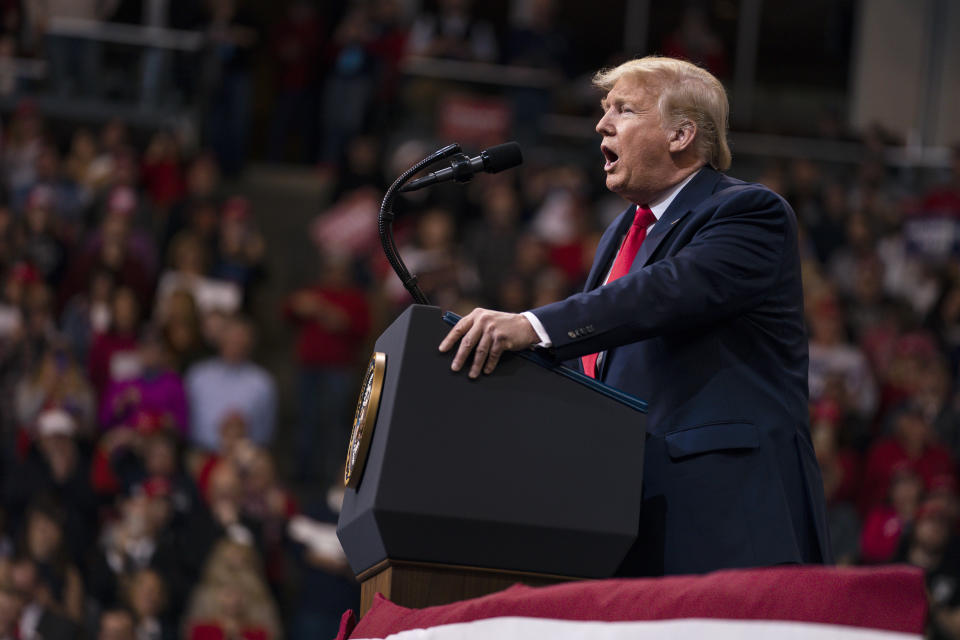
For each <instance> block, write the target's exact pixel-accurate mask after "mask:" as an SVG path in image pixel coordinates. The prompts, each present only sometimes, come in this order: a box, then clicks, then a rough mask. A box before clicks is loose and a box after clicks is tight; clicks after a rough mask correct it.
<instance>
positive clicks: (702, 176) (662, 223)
mask: <svg viewBox="0 0 960 640" xmlns="http://www.w3.org/2000/svg"><path fill="white" fill-rule="evenodd" d="M720 177H721V174H720V173H718V172H717V171H715V170H714V169H713V168H712V167H710V166H705V167H703V168H702V169H700V173H698V174H697V175H696V176H694V178H693V180H691V181H690V182H689V183H687V186H685V187H684V188H683V189H681V190H680V193H678V194H677V197H675V198H674V199H673V202H671V203H670V206H669V207H667V210H666V211H665V212H664V213H663V215H662V216H660V219H659V220H657V224H655V225H653V228H652V229H650V233H649V234H648V235H647V238H646V240H644V241H643V244H642V245H640V251H638V252H637V257H636V258H635V259H634V261H633V264H632V265H631V266H630V270H631V271H635V270H637V269H641V268H643V267H644V266H645V265H646V264H647V263H648V262H649V261H650V258H651V257H652V256H653V254H654V252H655V251H656V250H657V247H659V246H660V243H661V242H662V241H663V239H664V238H666V237H667V235H668V234H669V232H670V230H671V229H672V228H673V227H674V226H676V224H677V223H678V222H679V221H680V219H681V218H683V217H684V216H685V215H687V214H688V213H689V212H690V210H691V209H693V208H694V207H696V206H697V205H698V204H700V203H701V202H703V201H704V200H706V199H707V198H708V197H709V196H710V194H712V193H713V190H714V189H715V188H716V186H717V182H719V181H720Z"/></svg>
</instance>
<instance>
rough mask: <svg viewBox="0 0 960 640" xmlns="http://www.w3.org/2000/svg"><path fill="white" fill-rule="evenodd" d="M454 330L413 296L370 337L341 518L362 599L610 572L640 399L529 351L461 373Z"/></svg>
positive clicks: (629, 530) (637, 449)
mask: <svg viewBox="0 0 960 640" xmlns="http://www.w3.org/2000/svg"><path fill="white" fill-rule="evenodd" d="M449 329H450V325H449V324H448V323H446V322H445V321H444V319H443V316H442V313H441V311H440V310H439V309H438V308H436V307H429V306H423V305H414V306H411V307H410V308H409V309H407V310H406V311H405V312H404V313H403V314H402V315H401V316H400V317H399V318H398V319H397V320H396V321H395V322H394V323H393V324H392V325H391V326H390V327H389V328H388V329H387V330H386V331H385V332H384V333H383V334H382V335H381V336H380V338H379V340H378V341H377V343H376V352H378V353H379V354H383V356H380V359H381V367H382V371H381V374H382V375H381V377H380V379H379V380H378V381H377V383H376V384H374V383H373V381H372V380H368V382H369V384H367V385H366V386H365V390H366V392H367V394H366V395H367V398H368V401H367V404H365V406H364V409H363V410H362V411H360V412H358V419H360V420H361V421H363V420H366V423H367V427H366V433H364V434H358V433H357V431H358V429H356V428H355V430H354V438H356V437H358V436H360V435H362V436H364V437H366V438H368V440H367V442H366V443H365V446H366V445H368V447H369V448H368V450H367V451H366V452H365V454H364V453H363V448H364V447H362V446H358V445H359V441H358V442H354V441H353V440H352V442H351V447H355V446H356V447H357V448H356V449H354V450H353V451H354V452H355V453H357V454H359V455H358V456H357V459H356V461H355V464H354V470H353V475H352V477H351V484H352V485H354V486H353V488H348V489H347V490H346V496H345V499H344V503H343V510H342V512H341V514H340V521H339V525H338V528H337V533H338V536H339V538H340V542H341V544H342V545H343V548H344V551H345V552H346V555H347V559H348V560H349V562H350V566H351V568H352V569H353V571H354V572H355V573H356V574H357V577H358V579H359V580H360V581H361V582H362V591H363V603H362V611H365V610H366V609H367V608H368V607H369V605H370V602H371V600H372V597H373V593H374V592H376V591H380V592H381V593H384V595H386V596H387V597H389V598H391V599H392V600H393V601H394V602H396V603H398V604H401V605H405V606H427V605H433V604H440V603H444V602H451V601H455V600H459V599H462V598H466V597H473V596H477V595H482V594H484V593H488V592H491V591H495V590H498V589H501V588H504V587H506V586H509V585H510V584H512V583H514V582H525V583H528V584H535V585H536V584H548V583H550V582H556V581H561V580H569V579H577V578H605V577H609V576H611V575H613V574H614V572H615V571H616V569H617V567H618V566H619V565H620V563H621V561H622V560H623V558H624V556H625V555H626V553H627V551H628V550H629V549H630V547H631V545H632V544H633V542H634V540H635V538H636V535H637V526H638V518H639V512H640V502H641V479H642V475H643V451H644V437H645V427H646V416H645V414H644V411H643V409H644V405H643V403H642V402H640V401H638V400H636V399H635V398H632V397H629V396H626V395H624V394H622V393H620V392H618V391H616V390H613V389H611V388H610V387H605V386H604V385H601V384H599V383H597V382H595V381H593V380H591V379H589V378H586V377H585V376H582V375H581V374H579V373H576V372H573V371H572V370H570V369H565V368H563V367H558V366H555V365H551V364H549V363H548V362H547V361H546V360H545V359H541V358H538V356H536V355H535V354H533V353H532V352H531V353H530V354H505V355H504V357H503V358H502V360H501V362H500V364H499V365H498V367H497V369H496V371H495V372H494V373H493V374H492V375H488V376H481V377H480V378H479V379H477V380H470V379H469V378H468V377H467V375H466V373H465V372H460V373H454V372H452V371H451V370H450V361H451V359H452V355H451V354H449V353H447V354H441V353H440V352H439V351H438V350H437V346H438V345H439V344H440V341H441V339H442V338H443V336H444V335H446V333H447V332H448V331H449ZM374 395H376V397H373V396H374ZM377 405H378V406H377ZM371 414H375V415H371ZM355 427H356V425H355ZM371 430H372V432H371ZM359 466H362V474H359V475H358V471H357V469H358V467H359Z"/></svg>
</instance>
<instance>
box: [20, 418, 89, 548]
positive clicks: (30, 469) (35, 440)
mask: <svg viewBox="0 0 960 640" xmlns="http://www.w3.org/2000/svg"><path fill="white" fill-rule="evenodd" d="M22 442H26V443H27V444H26V447H25V450H24V451H23V455H22V457H20V458H19V459H14V461H13V462H12V463H11V464H10V465H9V468H7V469H6V470H5V477H4V478H3V499H4V504H5V505H6V507H7V508H8V509H9V513H10V515H11V517H14V518H16V520H17V521H18V522H25V521H28V520H29V518H30V514H31V504H32V503H33V502H34V501H36V500H41V499H42V501H41V502H39V503H38V504H39V505H40V506H42V507H44V509H45V510H44V509H39V508H38V509H34V511H37V514H36V515H35V518H34V519H36V520H37V521H38V522H39V523H40V524H38V526H37V531H38V532H39V533H38V535H39V534H42V533H45V532H47V531H48V530H49V528H50V527H49V526H46V527H45V526H44V525H45V524H47V523H48V521H51V522H53V524H55V525H57V526H60V525H63V526H66V527H68V528H69V530H70V535H69V537H67V538H66V539H65V540H63V541H62V546H63V548H64V558H71V559H74V560H79V559H80V558H81V557H82V555H83V553H84V552H85V550H86V548H87V545H88V544H89V543H90V542H91V541H92V540H93V539H94V537H95V531H96V521H95V515H96V512H95V508H96V500H95V498H94V494H93V490H92V487H91V485H90V457H89V454H88V447H87V446H86V445H85V444H84V443H83V441H81V440H80V439H79V438H78V429H77V422H76V420H75V419H74V417H73V416H72V415H71V414H69V413H67V412H66V411H64V410H63V409H59V408H54V409H47V410H45V411H43V412H42V413H41V414H40V415H39V416H38V418H37V420H36V423H35V425H33V426H32V429H30V430H29V431H28V432H27V434H26V438H25V439H24V440H22ZM47 507H49V508H47ZM51 526H52V525H51Z"/></svg>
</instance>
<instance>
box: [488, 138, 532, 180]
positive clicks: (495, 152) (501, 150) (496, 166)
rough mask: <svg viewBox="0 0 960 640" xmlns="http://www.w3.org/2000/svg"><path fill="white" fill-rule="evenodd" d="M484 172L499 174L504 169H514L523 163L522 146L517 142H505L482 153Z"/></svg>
mask: <svg viewBox="0 0 960 640" xmlns="http://www.w3.org/2000/svg"><path fill="white" fill-rule="evenodd" d="M480 156H481V157H482V158H483V170H484V171H486V172H487V173H497V172H498V171H503V170H504V169H512V168H514V167H516V166H517V165H519V164H521V163H522V162H523V154H522V153H521V152H520V145H519V144H517V143H516V142H504V143H503V144H498V145H497V146H495V147H490V148H489V149H487V150H485V151H482V152H481V153H480Z"/></svg>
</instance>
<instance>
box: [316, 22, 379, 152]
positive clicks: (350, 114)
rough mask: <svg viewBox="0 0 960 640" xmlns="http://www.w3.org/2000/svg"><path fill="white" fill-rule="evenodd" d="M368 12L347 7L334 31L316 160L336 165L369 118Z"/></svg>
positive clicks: (372, 60)
mask: <svg viewBox="0 0 960 640" xmlns="http://www.w3.org/2000/svg"><path fill="white" fill-rule="evenodd" d="M373 38H374V33H373V24H372V22H371V19H370V10H369V8H368V7H366V6H364V5H351V6H349V7H348V8H347V10H346V12H345V14H344V16H343V17H342V18H341V20H340V23H339V24H338V25H337V26H336V28H335V29H334V33H333V36H332V38H331V42H330V44H329V46H328V53H327V56H328V57H329V58H330V63H329V69H328V70H327V74H326V81H325V82H324V86H323V98H322V101H321V107H320V109H321V112H320V113H321V119H320V122H321V130H320V136H321V143H320V160H321V162H323V163H326V164H334V163H336V162H337V161H338V160H339V159H340V158H341V157H342V155H343V153H344V151H345V150H346V144H347V141H349V140H350V139H351V138H353V137H355V136H356V135H357V134H359V133H361V132H362V131H363V130H364V128H365V127H366V125H367V120H368V118H369V117H370V112H371V107H372V104H373V97H374V95H375V91H376V83H377V78H378V73H377V72H378V69H377V58H376V57H375V56H374V55H373V53H372V51H371V50H370V45H371V43H372V41H373Z"/></svg>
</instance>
